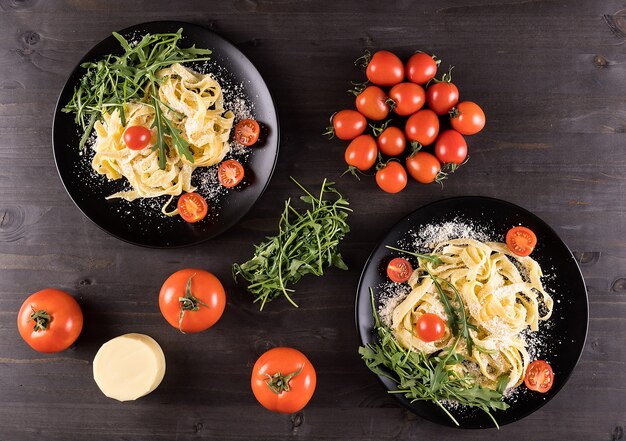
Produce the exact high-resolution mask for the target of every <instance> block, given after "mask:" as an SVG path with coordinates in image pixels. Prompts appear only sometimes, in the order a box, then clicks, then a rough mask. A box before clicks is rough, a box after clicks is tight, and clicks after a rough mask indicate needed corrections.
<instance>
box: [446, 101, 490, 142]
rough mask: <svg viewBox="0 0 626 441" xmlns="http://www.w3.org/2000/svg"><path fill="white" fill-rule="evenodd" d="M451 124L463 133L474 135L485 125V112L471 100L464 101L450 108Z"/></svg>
mask: <svg viewBox="0 0 626 441" xmlns="http://www.w3.org/2000/svg"><path fill="white" fill-rule="evenodd" d="M450 124H452V128H453V129H454V130H456V131H457V132H459V133H461V134H462V135H474V134H476V133H478V132H480V131H481V130H482V129H483V127H485V112H483V109H481V108H480V106H479V105H478V104H476V103H473V102H471V101H463V102H461V103H459V104H458V105H457V106H456V107H453V108H452V110H450Z"/></svg>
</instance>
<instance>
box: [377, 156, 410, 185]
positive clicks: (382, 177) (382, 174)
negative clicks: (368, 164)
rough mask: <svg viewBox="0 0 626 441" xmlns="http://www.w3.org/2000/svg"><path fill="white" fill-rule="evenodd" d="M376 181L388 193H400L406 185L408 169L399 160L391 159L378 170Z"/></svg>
mask: <svg viewBox="0 0 626 441" xmlns="http://www.w3.org/2000/svg"><path fill="white" fill-rule="evenodd" d="M376 183H377V184H378V186H379V187H380V189H381V190H383V191H386V192H387V193H398V192H400V191H402V190H404V187H406V183H407V177H406V170H405V169H404V167H403V166H402V164H400V163H399V162H397V161H389V162H388V163H387V165H385V166H384V167H383V168H381V169H380V170H378V171H377V172H376Z"/></svg>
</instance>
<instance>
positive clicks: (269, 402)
mask: <svg viewBox="0 0 626 441" xmlns="http://www.w3.org/2000/svg"><path fill="white" fill-rule="evenodd" d="M316 383H317V376H316V374H315V368H314V367H313V365H312V364H311V362H310V361H309V359H308V358H306V356H305V355H304V354H303V353H302V352H300V351H298V350H296V349H293V348H286V347H279V348H274V349H270V350H269V351H267V352H266V353H264V354H263V355H261V356H260V357H259V359H258V360H257V361H256V363H255V364H254V367H253V368H252V378H251V380H250V385H251V386H252V392H253V393H254V396H255V398H256V399H257V400H258V402H259V403H261V405H262V406H263V407H265V408H266V409H268V410H271V411H272V412H279V413H294V412H297V411H299V410H302V408H304V406H306V405H307V403H308V402H309V400H310V399H311V397H312V396H313V393H314V392H315V386H316Z"/></svg>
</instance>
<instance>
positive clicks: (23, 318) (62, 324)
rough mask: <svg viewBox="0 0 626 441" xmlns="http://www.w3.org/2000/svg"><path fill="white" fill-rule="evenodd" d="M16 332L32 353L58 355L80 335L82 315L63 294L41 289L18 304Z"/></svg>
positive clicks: (59, 291)
mask: <svg viewBox="0 0 626 441" xmlns="http://www.w3.org/2000/svg"><path fill="white" fill-rule="evenodd" d="M17 329H18V330H19V332H20V335H21V336H22V338H23V339H24V341H25V342H26V343H28V344H29V345H30V347H31V348H33V349H34V350H36V351H39V352H46V353H52V352H61V351H64V350H65V349H67V348H69V347H70V346H71V345H72V344H73V343H74V342H75V341H76V339H77V338H78V336H79V335H80V331H81V330H82V329H83V312H82V311H81V309H80V306H79V305H78V302H77V301H76V300H75V299H74V297H72V296H71V295H69V294H68V293H66V292H65V291H61V290H59V289H53V288H47V289H43V290H41V291H38V292H36V293H35V294H33V295H31V296H30V297H28V298H27V299H26V300H25V301H24V303H22V307H21V308H20V311H19V312H18V313H17Z"/></svg>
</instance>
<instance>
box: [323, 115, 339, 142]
mask: <svg viewBox="0 0 626 441" xmlns="http://www.w3.org/2000/svg"><path fill="white" fill-rule="evenodd" d="M337 113H338V112H335V113H333V114H332V115H330V118H329V120H328V121H329V122H330V125H329V126H326V131H325V132H324V133H322V136H328V139H333V138H334V137H335V127H334V126H333V118H334V117H335V115H336V114H337Z"/></svg>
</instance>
